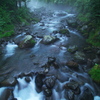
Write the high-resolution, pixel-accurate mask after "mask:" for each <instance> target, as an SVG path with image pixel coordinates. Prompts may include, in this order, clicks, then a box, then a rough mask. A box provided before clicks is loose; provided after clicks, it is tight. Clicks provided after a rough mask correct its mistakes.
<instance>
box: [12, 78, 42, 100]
mask: <svg viewBox="0 0 100 100" xmlns="http://www.w3.org/2000/svg"><path fill="white" fill-rule="evenodd" d="M17 80H18V84H17V85H16V86H15V89H14V92H13V94H14V97H15V98H17V100H43V93H42V92H41V93H37V92H36V89H35V88H36V86H35V77H34V78H33V79H31V82H30V83H27V82H26V81H25V77H24V78H22V79H20V78H18V79H17Z"/></svg>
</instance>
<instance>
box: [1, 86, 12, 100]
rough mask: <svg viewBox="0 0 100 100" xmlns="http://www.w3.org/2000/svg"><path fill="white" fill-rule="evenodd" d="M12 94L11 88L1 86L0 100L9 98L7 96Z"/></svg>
mask: <svg viewBox="0 0 100 100" xmlns="http://www.w3.org/2000/svg"><path fill="white" fill-rule="evenodd" d="M11 95H12V90H11V89H7V88H5V89H4V88H3V87H2V91H1V93H0V100H9V97H10V96H11Z"/></svg>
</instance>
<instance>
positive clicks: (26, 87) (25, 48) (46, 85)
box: [0, 7, 100, 100]
mask: <svg viewBox="0 0 100 100" xmlns="http://www.w3.org/2000/svg"><path fill="white" fill-rule="evenodd" d="M34 11H35V12H34V13H35V14H36V15H38V17H40V18H41V20H40V22H38V23H36V24H33V22H32V23H31V25H30V26H23V27H20V28H18V29H17V31H16V35H15V36H13V37H12V38H8V39H7V40H5V39H4V40H3V39H2V40H1V46H0V87H1V88H0V100H33V99H34V100H100V98H99V96H100V86H99V85H98V84H96V83H95V82H93V80H92V79H91V77H90V75H89V74H88V71H89V70H90V68H91V67H92V66H93V65H94V63H99V62H100V59H99V55H100V52H99V49H97V48H96V49H95V48H89V46H88V45H87V44H86V41H85V38H84V37H83V36H82V35H81V34H80V33H79V32H78V30H77V29H76V26H77V25H78V22H77V20H76V17H75V14H72V13H67V12H66V11H64V10H55V11H50V10H49V11H48V10H46V9H45V8H44V7H41V8H38V9H35V10H34ZM97 51H98V53H96V52H97ZM96 98H99V99H96Z"/></svg>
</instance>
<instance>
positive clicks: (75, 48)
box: [68, 45, 78, 53]
mask: <svg viewBox="0 0 100 100" xmlns="http://www.w3.org/2000/svg"><path fill="white" fill-rule="evenodd" d="M77 50H78V47H77V46H76V45H74V46H69V47H68V52H71V53H75V52H76V51H77Z"/></svg>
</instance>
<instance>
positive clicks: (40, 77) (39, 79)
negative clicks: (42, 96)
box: [35, 74, 45, 91]
mask: <svg viewBox="0 0 100 100" xmlns="http://www.w3.org/2000/svg"><path fill="white" fill-rule="evenodd" d="M44 77H45V75H44V74H37V76H36V78H35V84H36V87H37V88H38V89H39V90H40V91H41V89H42V86H43V79H44Z"/></svg>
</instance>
